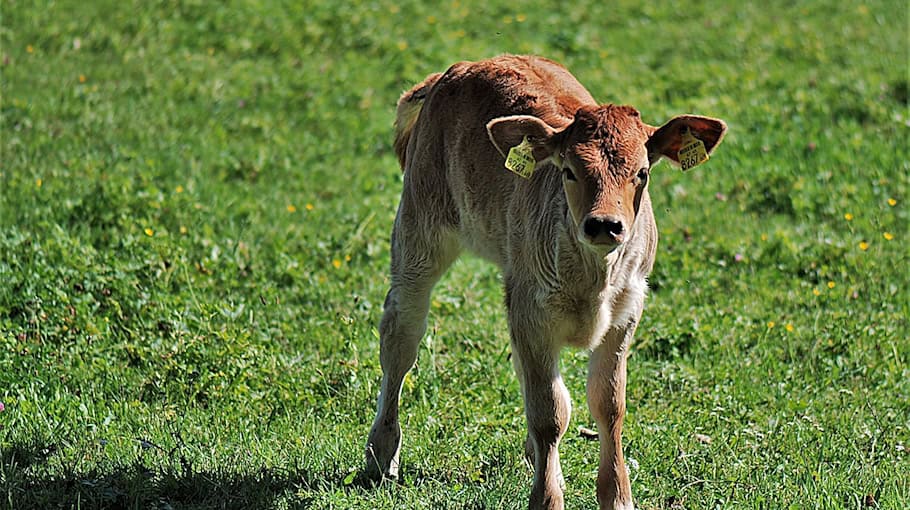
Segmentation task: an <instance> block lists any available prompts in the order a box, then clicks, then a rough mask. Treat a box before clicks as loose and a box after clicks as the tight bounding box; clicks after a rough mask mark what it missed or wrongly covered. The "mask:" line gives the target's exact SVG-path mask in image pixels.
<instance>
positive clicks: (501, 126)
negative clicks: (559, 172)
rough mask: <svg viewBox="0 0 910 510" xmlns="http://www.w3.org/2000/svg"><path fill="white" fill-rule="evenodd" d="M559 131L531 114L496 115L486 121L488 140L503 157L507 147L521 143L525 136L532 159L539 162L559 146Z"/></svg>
mask: <svg viewBox="0 0 910 510" xmlns="http://www.w3.org/2000/svg"><path fill="white" fill-rule="evenodd" d="M560 133H561V131H557V130H556V129H554V128H553V127H552V126H550V125H549V124H547V123H546V122H544V121H542V120H541V119H539V118H537V117H534V116H533V115H511V116H509V117H498V118H495V119H493V120H491V121H490V122H488V123H487V134H488V135H489V136H490V141H491V142H493V145H494V146H495V147H496V150H498V151H499V153H500V154H502V155H503V157H506V155H508V153H509V149H511V148H512V147H515V146H516V145H518V144H520V143H522V141H524V139H525V137H527V139H528V143H530V144H531V147H532V152H531V153H532V154H533V155H534V159H535V160H536V161H537V162H538V163H539V162H541V161H543V160H545V159H547V158H549V157H551V156H553V155H554V154H555V153H556V151H557V150H558V148H559V138H560Z"/></svg>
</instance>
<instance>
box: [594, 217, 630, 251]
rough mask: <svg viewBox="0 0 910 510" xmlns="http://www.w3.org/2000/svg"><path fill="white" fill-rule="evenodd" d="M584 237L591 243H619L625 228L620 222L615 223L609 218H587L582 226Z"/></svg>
mask: <svg viewBox="0 0 910 510" xmlns="http://www.w3.org/2000/svg"><path fill="white" fill-rule="evenodd" d="M584 231H585V235H586V236H588V239H590V240H591V241H592V242H593V243H595V244H598V242H600V243H603V242H604V241H606V240H609V241H612V242H616V243H621V242H622V238H623V234H624V233H625V228H623V226H622V222H621V221H616V220H615V219H614V218H611V217H609V216H589V217H588V219H586V220H585V224H584Z"/></svg>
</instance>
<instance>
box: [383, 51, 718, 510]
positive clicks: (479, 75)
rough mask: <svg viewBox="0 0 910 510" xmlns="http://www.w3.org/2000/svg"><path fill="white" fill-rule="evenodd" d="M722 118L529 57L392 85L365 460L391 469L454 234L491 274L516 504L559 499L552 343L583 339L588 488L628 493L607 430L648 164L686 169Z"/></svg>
mask: <svg viewBox="0 0 910 510" xmlns="http://www.w3.org/2000/svg"><path fill="white" fill-rule="evenodd" d="M725 131H726V125H725V124H724V122H723V121H720V120H717V119H712V118H708V117H698V116H691V115H686V116H680V117H675V118H673V119H671V120H670V121H669V122H667V123H666V124H664V125H663V126H661V127H659V128H658V127H654V126H650V125H648V124H645V123H644V122H642V120H641V116H640V115H639V113H638V111H636V110H635V109H634V108H632V107H630V106H616V105H612V104H610V105H598V104H597V103H596V102H595V101H594V98H592V97H591V94H589V93H588V91H587V90H586V89H585V88H584V87H583V86H582V85H581V84H580V83H578V81H577V80H576V79H575V78H574V77H573V76H572V75H571V74H570V73H569V72H568V71H567V70H566V69H565V68H563V67H562V66H560V65H559V64H556V63H555V62H553V61H550V60H547V59H544V58H540V57H533V56H513V55H505V56H500V57H496V58H493V59H490V60H485V61H481V62H461V63H458V64H455V65H453V66H452V67H451V68H449V70H448V71H446V72H445V73H444V74H433V75H430V76H429V77H427V78H426V79H425V80H424V81H423V82H422V83H420V84H418V85H417V86H415V87H414V88H412V89H411V90H409V91H408V92H406V93H405V94H404V95H403V96H402V97H401V99H400V100H399V101H398V112H397V119H396V137H395V151H396V153H397V154H398V158H399V160H400V162H401V167H402V170H403V171H404V189H403V190H402V194H401V202H400V204H399V206H398V215H397V217H396V218H395V225H394V228H393V230H392V264H391V289H390V290H389V293H388V296H387V297H386V300H385V307H384V314H383V317H382V322H381V324H380V328H379V332H380V337H381V340H380V343H381V347H380V362H381V365H382V371H383V376H382V386H381V390H380V393H379V401H378V405H377V411H376V419H375V421H374V422H373V426H372V429H371V430H370V436H369V439H368V441H367V446H366V463H367V472H368V473H369V474H370V475H371V476H373V477H374V478H379V477H382V476H385V477H388V478H393V479H394V478H396V477H397V476H398V469H399V452H400V450H401V428H400V426H399V422H398V402H399V397H400V394H401V384H402V380H403V379H404V376H405V373H406V372H407V371H408V370H410V368H411V367H412V366H413V364H414V362H415V361H416V359H417V349H418V345H419V343H420V340H421V338H422V337H423V334H424V332H425V331H426V319H427V311H428V308H429V303H430V292H431V290H432V288H433V286H434V285H435V283H436V282H437V280H438V279H439V278H440V276H441V275H442V274H443V272H444V271H445V270H446V269H447V268H448V267H449V266H450V265H451V264H452V262H453V261H454V260H455V259H456V258H457V257H458V255H459V253H460V252H461V250H462V249H467V250H470V251H472V252H474V253H477V254H479V255H480V256H482V257H484V258H486V259H489V260H490V261H492V262H494V263H496V264H497V265H498V266H499V267H500V268H501V270H502V274H503V282H504V283H505V300H506V307H507V309H508V320H509V331H510V334H511V347H512V361H513V363H514V365H515V371H516V373H517V374H518V379H519V382H520V385H521V392H522V395H523V397H524V409H525V414H526V417H527V422H528V434H527V441H526V444H525V448H526V454H527V455H528V457H529V460H530V461H531V463H532V464H533V466H534V484H533V487H532V489H531V497H530V505H529V506H530V508H534V509H536V508H547V509H555V508H563V492H562V487H561V485H562V472H561V470H560V466H559V451H558V445H559V440H560V438H561V437H562V436H563V434H564V433H565V431H566V428H567V426H568V422H569V414H570V411H571V402H570V400H569V395H568V392H567V390H566V387H565V385H564V384H563V382H562V378H561V376H560V374H559V352H560V350H561V349H562V348H563V346H566V345H570V346H573V347H577V348H585V349H591V351H592V354H591V358H590V364H589V369H588V382H587V397H588V407H589V408H590V410H591V414H592V416H593V417H594V419H595V420H596V422H597V426H598V429H599V431H600V434H599V436H600V466H599V469H598V475H597V500H598V501H599V503H600V507H601V508H611V509H615V508H623V509H630V508H632V507H633V506H632V493H631V488H630V486H629V477H628V475H627V474H626V467H625V463H624V461H623V454H622V444H621V442H620V440H621V431H622V420H623V415H624V414H625V391H626V357H627V354H628V351H629V344H630V342H631V341H632V336H633V333H634V332H635V328H636V326H637V325H638V321H639V319H640V317H641V313H642V308H643V303H644V298H645V292H646V288H647V282H646V279H647V276H648V274H649V273H650V271H651V267H652V265H653V263H654V253H655V250H656V248H657V227H656V225H655V223H654V215H653V213H652V211H651V199H650V198H649V197H648V180H649V173H650V171H651V168H652V167H653V166H654V164H656V163H657V161H658V160H659V159H660V158H661V157H666V158H668V159H670V160H671V161H672V162H674V163H677V164H681V165H682V166H683V168H684V169H685V168H688V167H691V166H694V164H698V163H700V162H702V161H703V160H705V159H707V155H708V154H709V153H710V152H711V151H712V150H713V149H714V148H715V147H716V146H717V144H718V143H720V141H721V139H722V138H723V136H724V133H725ZM504 166H507V167H509V168H511V169H512V170H514V171H515V172H517V173H519V174H521V175H516V173H513V172H509V171H507V170H506V169H505V168H504Z"/></svg>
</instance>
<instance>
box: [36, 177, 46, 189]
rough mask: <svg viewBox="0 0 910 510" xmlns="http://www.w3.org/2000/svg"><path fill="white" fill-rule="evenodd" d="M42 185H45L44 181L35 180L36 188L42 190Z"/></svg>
mask: <svg viewBox="0 0 910 510" xmlns="http://www.w3.org/2000/svg"><path fill="white" fill-rule="evenodd" d="M42 184H44V181H42V180H41V179H35V187H38V188H40V187H41V185H42Z"/></svg>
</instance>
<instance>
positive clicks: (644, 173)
mask: <svg viewBox="0 0 910 510" xmlns="http://www.w3.org/2000/svg"><path fill="white" fill-rule="evenodd" d="M646 182H648V169H647V168H642V169H641V170H639V171H638V173H637V174H635V184H637V185H639V186H644V184H645V183H646Z"/></svg>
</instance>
